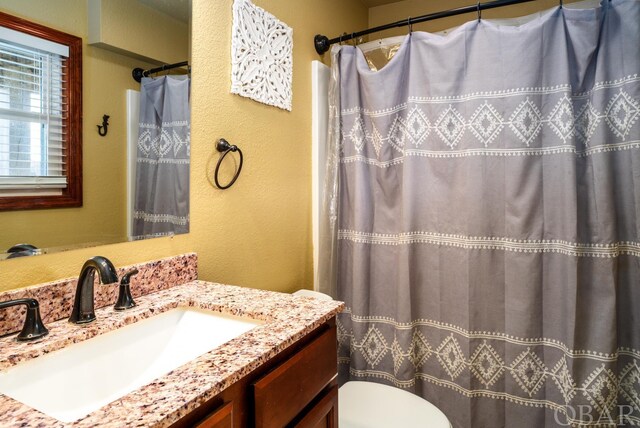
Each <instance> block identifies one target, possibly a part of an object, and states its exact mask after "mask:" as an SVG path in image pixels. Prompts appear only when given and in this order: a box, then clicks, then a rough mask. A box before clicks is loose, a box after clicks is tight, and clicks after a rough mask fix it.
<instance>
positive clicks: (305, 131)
mask: <svg viewBox="0 0 640 428" xmlns="http://www.w3.org/2000/svg"><path fill="white" fill-rule="evenodd" d="M29 1H33V0H29ZM46 1H51V0H46ZM255 3H256V4H257V5H259V6H261V7H263V8H265V9H267V10H268V11H269V12H271V13H273V14H274V15H276V16H277V17H278V18H280V19H281V20H283V21H284V22H286V23H287V24H288V25H290V26H291V27H292V28H293V38H294V47H293V58H294V70H293V111H291V112H287V111H284V110H280V109H277V108H275V107H269V106H266V105H262V104H259V103H256V102H254V101H251V100H249V99H246V98H242V97H239V96H237V95H231V94H230V93H229V87H230V77H229V76H230V72H231V65H230V60H229V58H230V46H231V39H230V34H231V16H232V12H231V5H232V0H215V1H213V0H193V25H192V32H193V40H192V63H193V68H192V70H193V71H192V78H193V81H192V150H191V158H192V164H191V220H192V223H191V233H189V234H186V235H180V236H176V237H174V238H158V239H153V240H148V241H140V242H131V243H122V244H114V245H108V246H101V247H97V248H91V249H84V250H74V251H68V252H64V253H58V254H51V255H45V256H39V257H31V258H23V259H14V260H8V261H3V262H0V290H2V289H11V288H17V287H22V286H26V285H30V284H33V283H37V282H42V281H48V280H53V279H56V278H61V277H67V276H73V275H77V274H78V271H79V269H80V266H81V265H82V263H83V262H84V260H85V259H86V258H87V257H90V256H93V255H96V254H100V255H104V256H106V257H109V258H110V259H111V260H112V261H113V262H114V263H115V264H116V265H124V264H129V263H136V262H140V261H145V260H150V259H154V258H159V257H165V256H168V255H172V254H177V253H181V252H187V251H196V252H197V253H198V255H199V260H200V265H199V272H200V278H202V279H206V280H211V281H219V282H225V283H229V284H238V285H242V286H248V287H256V288H263V289H271V290H278V291H287V292H288V291H293V290H295V289H297V288H301V287H306V288H309V287H310V286H311V284H312V275H313V269H312V263H313V262H312V248H311V61H312V60H314V59H318V56H317V54H316V53H315V50H314V49H313V43H312V40H313V36H314V35H315V34H316V33H324V34H339V33H340V32H342V31H344V29H345V28H364V27H366V25H367V10H366V8H365V7H364V6H363V5H362V3H361V2H360V0H304V1H299V0H255ZM0 7H1V6H0ZM87 96H91V95H90V94H86V93H85V97H87ZM91 119H92V118H90V117H85V121H89V123H93V122H94V121H95V120H91ZM114 123H115V122H114ZM94 125H95V124H94ZM220 137H225V138H227V139H228V140H229V141H230V142H231V143H233V144H237V145H238V146H240V147H241V148H242V150H243V152H244V153H245V165H244V168H243V171H242V176H241V177H240V179H239V180H238V181H237V183H236V184H235V185H234V186H233V187H232V188H230V189H229V190H225V191H220V190H217V189H215V188H214V187H213V186H212V185H211V184H210V182H209V178H210V175H211V170H212V169H213V167H214V166H215V160H216V159H217V154H215V153H214V150H215V149H214V143H215V141H216V139H217V138H220ZM98 143H100V144H98ZM86 144H87V145H92V143H91V142H87V143H86ZM95 145H96V147H97V148H98V149H99V150H101V151H102V152H98V153H91V152H89V153H87V155H88V156H96V157H100V156H107V153H105V152H110V151H111V150H112V148H111V146H110V145H108V144H106V143H104V142H102V141H98V142H96V143H95ZM109 155H110V153H109ZM96 179H97V178H96ZM101 182H102V186H103V187H105V188H107V187H109V186H112V183H110V182H108V181H106V180H101ZM3 227H4V226H3Z"/></svg>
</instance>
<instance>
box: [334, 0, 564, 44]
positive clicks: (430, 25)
mask: <svg viewBox="0 0 640 428" xmlns="http://www.w3.org/2000/svg"><path fill="white" fill-rule="evenodd" d="M574 1H576V0H567V1H565V3H572V2H574ZM558 3H559V2H558V0H535V1H532V2H528V3H521V4H516V5H512V6H505V7H499V8H496V9H490V10H485V11H483V12H482V17H483V18H487V19H490V18H493V19H496V18H514V17H517V16H523V15H529V14H531V13H535V12H539V11H541V10H545V9H549V8H552V7H555V6H558ZM471 4H475V2H474V1H470V0H448V1H424V0H404V1H400V2H397V3H392V4H387V5H382V6H376V7H372V8H370V9H369V27H368V28H372V27H377V26H379V25H384V24H389V23H391V22H395V21H400V20H402V19H407V18H408V17H410V16H421V15H427V14H430V13H434V12H440V11H443V10H449V9H456V8H459V7H464V6H469V5H471ZM471 19H474V15H473V14H465V15H458V16H452V17H449V18H442V19H437V20H434V21H427V22H423V23H420V24H415V25H414V26H413V30H414V31H429V32H436V31H442V30H446V29H448V28H451V27H456V26H458V25H462V24H464V23H465V22H467V21H469V20H471ZM357 30H359V28H355V29H354V30H353V31H357ZM344 31H352V30H344ZM408 31H409V30H408V27H400V28H394V29H391V30H386V31H381V32H379V33H375V34H372V35H370V36H369V40H376V39H381V38H385V37H391V36H398V35H405V34H407V32H408Z"/></svg>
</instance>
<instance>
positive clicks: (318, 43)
mask: <svg viewBox="0 0 640 428" xmlns="http://www.w3.org/2000/svg"><path fill="white" fill-rule="evenodd" d="M530 1H535V0H495V1H491V2H487V3H480V2H478V4H475V5H472V6H465V7H460V8H457V9H450V10H443V11H441V12H435V13H430V14H428V15H422V16H416V17H415V18H411V17H409V18H407V19H403V20H402V21H396V22H392V23H391V24H386V25H380V26H378V27H374V28H369V29H368V30H363V31H358V32H357V33H351V34H344V35H342V36H340V37H335V38H333V39H329V38H328V37H327V36H323V35H322V34H316V36H315V37H314V38H313V44H314V45H315V48H316V52H318V54H319V55H322V54H323V53H325V52H326V51H328V50H329V46H331V45H333V44H334V43H340V42H344V41H347V40H351V39H356V38H358V37H361V36H366V35H367V34H371V33H377V32H378V31H383V30H388V29H390V28H396V27H404V26H407V25H409V26H410V25H412V24H417V23H419V22H425V21H432V20H434V19H440V18H446V17H449V16H455V15H462V14H463V13H471V12H477V13H478V18H479V17H480V12H481V11H483V10H486V9H493V8H496V7H502V6H509V5H512V4H519V3H527V2H530Z"/></svg>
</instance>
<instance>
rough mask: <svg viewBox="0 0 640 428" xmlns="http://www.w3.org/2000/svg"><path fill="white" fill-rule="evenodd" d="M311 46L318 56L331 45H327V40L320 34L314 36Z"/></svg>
mask: <svg viewBox="0 0 640 428" xmlns="http://www.w3.org/2000/svg"><path fill="white" fill-rule="evenodd" d="M313 44H314V45H315V47H316V52H318V55H322V54H324V53H325V52H326V51H328V50H329V46H331V44H330V43H329V38H328V37H327V36H323V35H322V34H316V36H315V37H314V38H313Z"/></svg>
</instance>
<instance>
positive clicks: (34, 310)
mask: <svg viewBox="0 0 640 428" xmlns="http://www.w3.org/2000/svg"><path fill="white" fill-rule="evenodd" d="M16 305H25V306H26V307H27V316H26V318H25V319H24V325H23V326H22V331H21V332H20V333H19V334H18V336H17V337H16V339H18V340H19V341H25V340H35V339H39V338H41V337H42V336H46V335H47V334H49V330H47V328H46V327H45V326H44V324H43V323H42V318H40V305H39V304H38V301H37V300H36V299H16V300H9V301H7V302H0V309H2V308H8V307H11V306H16Z"/></svg>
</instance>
